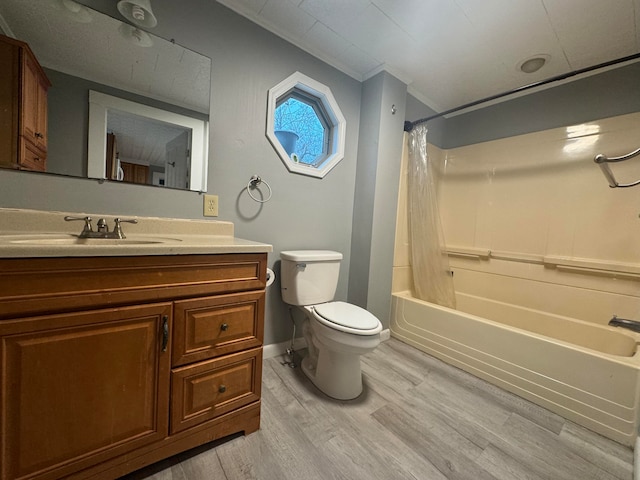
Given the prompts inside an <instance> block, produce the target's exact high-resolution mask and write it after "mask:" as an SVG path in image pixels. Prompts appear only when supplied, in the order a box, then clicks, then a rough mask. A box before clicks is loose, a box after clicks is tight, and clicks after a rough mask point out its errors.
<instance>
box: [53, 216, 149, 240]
mask: <svg viewBox="0 0 640 480" xmlns="http://www.w3.org/2000/svg"><path fill="white" fill-rule="evenodd" d="M64 219H65V221H67V222H73V221H76V220H79V221H83V222H84V228H83V229H82V232H80V235H78V238H110V239H123V238H127V237H125V235H124V233H123V232H122V225H121V224H122V223H124V222H126V223H138V220H136V219H126V220H123V219H121V218H116V219H114V223H115V225H114V226H113V230H112V231H109V226H108V225H107V221H106V220H105V219H104V218H101V219H99V220H98V223H97V224H96V227H97V231H94V230H93V226H92V225H91V217H70V216H66V217H64Z"/></svg>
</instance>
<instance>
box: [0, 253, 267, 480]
mask: <svg viewBox="0 0 640 480" xmlns="http://www.w3.org/2000/svg"><path fill="white" fill-rule="evenodd" d="M265 282H266V254H262V253H260V254H253V253H251V254H225V255H180V256H157V257H156V256H146V257H95V258H80V257H77V258H50V259H47V258H39V259H35V258H34V259H0V478H1V479H2V480H14V479H47V480H52V479H60V478H76V479H87V478H91V479H114V478H118V477H119V476H121V475H124V474H126V473H128V472H131V471H133V470H137V469H138V468H141V467H143V466H145V465H148V464H150V463H153V462H156V461H159V460H161V459H163V458H166V457H168V456H171V455H174V454H176V453H179V452H182V451H184V450H187V449H189V448H193V447H195V446H198V445H201V444H204V443H207V442H209V441H212V440H215V439H218V438H221V437H224V436H227V435H230V434H233V433H237V432H244V433H245V434H247V433H251V432H253V431H255V430H257V429H258V428H259V425H260V394H261V374H262V341H263V330H264V287H265Z"/></svg>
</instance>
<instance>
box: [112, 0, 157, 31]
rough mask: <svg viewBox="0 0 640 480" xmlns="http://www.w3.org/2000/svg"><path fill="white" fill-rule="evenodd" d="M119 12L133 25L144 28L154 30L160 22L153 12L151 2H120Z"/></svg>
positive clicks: (121, 0)
mask: <svg viewBox="0 0 640 480" xmlns="http://www.w3.org/2000/svg"><path fill="white" fill-rule="evenodd" d="M118 11H119V12H120V13H121V14H122V16H123V17H124V18H126V19H127V20H129V21H130V22H131V23H134V24H136V25H138V26H139V27H144V28H153V27H155V26H156V25H157V24H158V20H157V19H156V17H155V15H154V14H153V12H152V11H151V0H120V1H119V2H118Z"/></svg>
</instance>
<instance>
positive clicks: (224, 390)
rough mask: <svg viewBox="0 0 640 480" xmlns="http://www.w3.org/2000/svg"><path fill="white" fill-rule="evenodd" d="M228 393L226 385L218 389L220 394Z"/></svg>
mask: <svg viewBox="0 0 640 480" xmlns="http://www.w3.org/2000/svg"><path fill="white" fill-rule="evenodd" d="M226 391H227V387H225V386H224V385H220V387H218V392H220V393H224V392H226Z"/></svg>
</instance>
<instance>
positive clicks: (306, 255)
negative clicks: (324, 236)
mask: <svg viewBox="0 0 640 480" xmlns="http://www.w3.org/2000/svg"><path fill="white" fill-rule="evenodd" d="M280 258H281V259H282V260H291V261H293V262H324V261H327V260H342V254H341V253H340V252H334V251H332V250H288V251H285V252H280Z"/></svg>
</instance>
